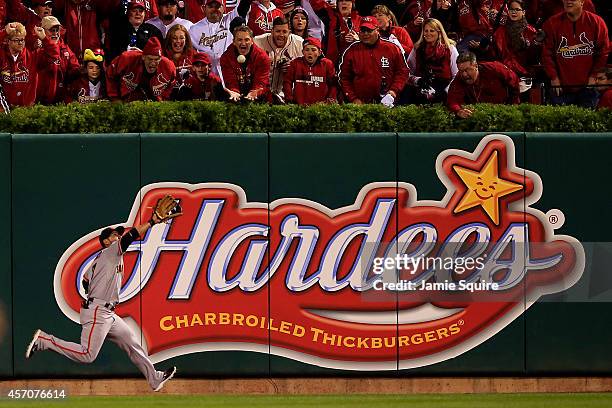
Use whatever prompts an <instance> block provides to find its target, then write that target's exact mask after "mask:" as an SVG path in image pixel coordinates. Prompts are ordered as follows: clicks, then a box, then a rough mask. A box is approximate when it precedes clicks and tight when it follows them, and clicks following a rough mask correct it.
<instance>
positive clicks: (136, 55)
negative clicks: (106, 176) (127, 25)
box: [106, 51, 176, 101]
mask: <svg viewBox="0 0 612 408" xmlns="http://www.w3.org/2000/svg"><path fill="white" fill-rule="evenodd" d="M146 76H147V75H146V71H145V67H144V64H143V62H142V52H141V51H126V52H124V53H123V54H121V55H120V56H118V57H117V58H115V59H114V60H113V62H112V63H111V64H110V65H109V67H108V70H107V72H106V78H107V81H106V91H107V93H108V97H109V98H111V99H117V98H121V99H122V100H124V101H135V100H143V99H146V98H145V95H144V94H143V93H142V92H140V91H139V90H138V89H139V88H142V86H143V85H144V86H145V87H146V88H147V89H148V90H150V91H151V93H152V95H151V96H152V97H153V99H155V100H157V101H161V100H167V99H168V98H169V97H170V93H171V92H172V87H173V86H174V82H175V79H176V68H175V67H174V64H173V63H172V61H170V60H169V59H168V58H166V57H162V58H161V61H160V63H159V65H158V67H157V72H155V73H154V74H152V77H151V78H150V80H149V81H148V83H145V84H142V82H143V79H144V78H146Z"/></svg>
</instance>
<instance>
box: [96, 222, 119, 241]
mask: <svg viewBox="0 0 612 408" xmlns="http://www.w3.org/2000/svg"><path fill="white" fill-rule="evenodd" d="M113 232H116V233H117V234H119V236H121V235H123V233H124V232H125V227H123V226H121V225H120V226H118V227H117V228H110V227H106V228H104V229H103V230H102V232H101V233H100V236H99V237H98V239H99V240H100V244H101V245H102V246H104V240H105V239H107V238H108V237H110V236H111V235H112V234H113Z"/></svg>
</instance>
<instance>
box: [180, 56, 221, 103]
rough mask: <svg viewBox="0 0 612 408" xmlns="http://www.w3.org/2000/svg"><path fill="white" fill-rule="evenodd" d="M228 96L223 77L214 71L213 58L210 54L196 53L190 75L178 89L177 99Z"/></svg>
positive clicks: (203, 99) (210, 98)
mask: <svg viewBox="0 0 612 408" xmlns="http://www.w3.org/2000/svg"><path fill="white" fill-rule="evenodd" d="M226 97H227V94H226V93H225V91H224V90H223V84H222V83H221V78H219V77H218V76H217V75H215V74H214V73H213V72H212V60H211V59H210V57H209V56H208V54H206V53H204V52H197V53H195V54H194V56H193V57H192V65H191V66H190V70H189V75H188V77H187V78H186V79H185V80H184V81H183V83H181V85H180V86H179V87H178V89H177V90H176V94H175V99H176V100H179V101H191V100H199V101H218V100H222V99H225V98H226Z"/></svg>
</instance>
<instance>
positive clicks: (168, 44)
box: [164, 24, 195, 84]
mask: <svg viewBox="0 0 612 408" xmlns="http://www.w3.org/2000/svg"><path fill="white" fill-rule="evenodd" d="M194 54H195V50H194V49H193V46H192V45H191V37H190V36H189V30H187V28H186V27H185V26H183V25H181V24H176V25H174V26H172V27H171V28H170V30H168V34H167V35H166V39H165V40H164V56H165V57H166V58H168V59H169V60H170V61H172V62H173V63H174V66H175V67H176V77H177V79H178V82H181V79H182V78H183V76H184V75H186V74H188V73H189V69H190V68H191V61H192V58H193V56H194ZM178 82H177V84H178Z"/></svg>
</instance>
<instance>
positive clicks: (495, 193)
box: [453, 151, 523, 225]
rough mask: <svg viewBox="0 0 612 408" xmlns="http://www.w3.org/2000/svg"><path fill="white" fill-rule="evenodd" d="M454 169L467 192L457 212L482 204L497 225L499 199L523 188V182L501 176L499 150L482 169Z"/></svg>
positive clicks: (455, 211) (455, 167)
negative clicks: (519, 182) (514, 181)
mask: <svg viewBox="0 0 612 408" xmlns="http://www.w3.org/2000/svg"><path fill="white" fill-rule="evenodd" d="M453 169H454V170H455V172H456V173H457V175H458V176H459V178H461V181H463V183H464V184H465V186H466V192H465V193H464V195H463V197H462V198H461V201H460V202H459V204H457V207H455V210H454V211H453V212H454V213H455V214H457V213H459V212H462V211H466V210H469V209H470V208H473V207H476V206H481V207H482V209H483V210H484V211H485V213H486V214H487V215H488V216H489V218H490V219H491V221H493V223H495V225H499V199H500V198H501V197H503V196H506V195H508V194H511V193H514V192H515V191H518V190H520V189H522V188H523V186H522V185H521V184H517V183H513V182H511V181H508V180H504V179H502V178H499V175H498V171H499V170H498V166H497V152H496V151H495V152H493V154H491V157H489V159H488V160H487V162H486V164H485V165H484V166H483V168H482V169H481V170H480V171H474V170H470V169H466V168H464V167H460V166H453Z"/></svg>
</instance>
